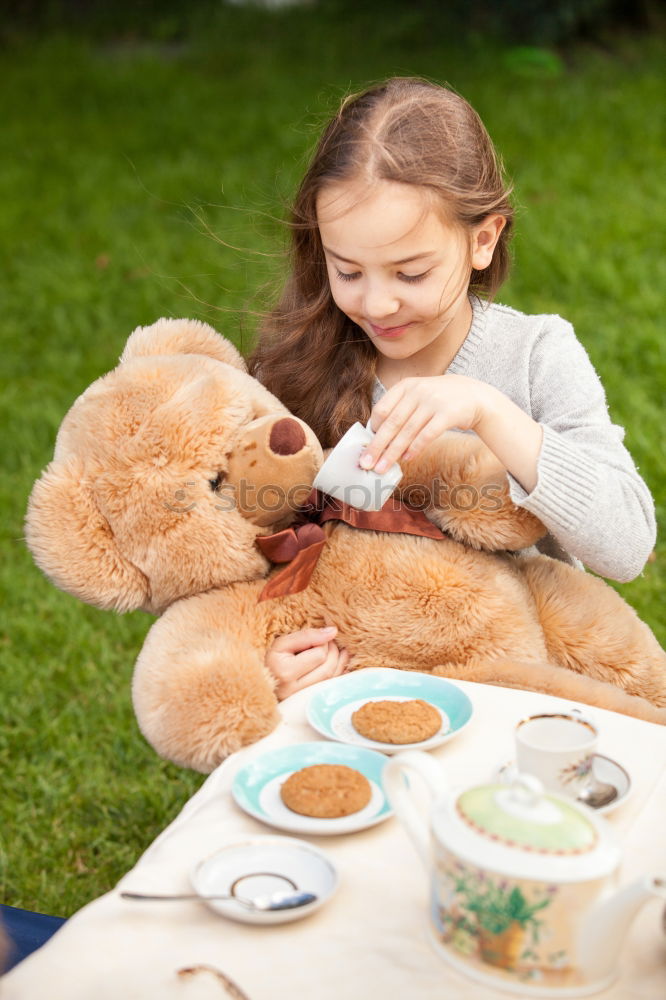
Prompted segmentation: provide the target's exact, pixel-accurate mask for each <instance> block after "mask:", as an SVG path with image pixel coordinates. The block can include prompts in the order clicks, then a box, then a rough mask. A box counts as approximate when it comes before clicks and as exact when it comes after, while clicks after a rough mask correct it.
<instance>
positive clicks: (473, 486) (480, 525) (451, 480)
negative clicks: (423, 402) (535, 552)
mask: <svg viewBox="0 0 666 1000" xmlns="http://www.w3.org/2000/svg"><path fill="white" fill-rule="evenodd" d="M401 466H402V470H403V479H402V481H401V483H400V485H399V486H398V488H397V490H396V494H397V495H398V496H399V497H400V498H401V499H403V500H405V501H407V502H411V503H414V504H415V505H416V506H421V507H423V509H424V510H425V512H426V514H427V516H428V517H429V518H430V520H431V521H433V522H434V523H435V524H437V525H438V527H440V528H442V530H443V531H447V532H448V533H449V534H450V535H451V536H452V537H453V538H455V539H456V540H457V541H459V542H463V543H464V544H466V545H470V546H472V548H475V549H485V550H487V551H504V550H509V551H515V550H517V549H523V548H527V547H528V546H529V545H533V544H534V543H535V542H536V541H538V540H539V539H540V538H542V537H543V536H544V535H545V534H546V529H545V528H544V526H543V524H542V523H541V521H539V520H538V518H536V517H535V516H534V515H533V514H531V513H530V512H529V511H527V510H525V509H524V508H522V507H518V506H516V504H514V503H513V501H512V500H511V496H510V492H509V482H508V478H507V474H506V470H505V469H504V467H503V466H502V464H501V463H500V462H499V461H498V459H497V458H496V457H495V456H494V455H493V453H492V452H491V451H490V449H489V448H488V447H487V446H486V445H485V444H484V443H483V442H482V441H481V440H480V439H479V438H478V437H476V435H474V434H462V433H460V432H457V431H450V432H448V433H447V434H444V435H442V437H440V438H439V439H438V440H437V441H436V442H434V443H433V444H432V445H430V447H429V448H427V449H426V450H425V451H424V452H422V453H421V455H419V456H418V457H417V458H415V459H412V460H409V461H406V462H405V461H403V462H401Z"/></svg>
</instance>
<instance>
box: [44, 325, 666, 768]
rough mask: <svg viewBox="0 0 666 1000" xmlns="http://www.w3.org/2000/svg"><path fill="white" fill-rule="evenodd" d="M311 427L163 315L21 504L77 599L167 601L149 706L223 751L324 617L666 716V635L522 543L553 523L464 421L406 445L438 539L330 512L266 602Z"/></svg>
mask: <svg viewBox="0 0 666 1000" xmlns="http://www.w3.org/2000/svg"><path fill="white" fill-rule="evenodd" d="M322 458H323V456H322V452H321V449H320V447H319V444H318V442H317V440H316V439H315V437H314V435H313V433H312V431H311V430H310V429H309V428H308V427H307V426H306V425H305V424H303V423H302V422H301V421H297V420H296V419H295V418H293V417H291V416H290V415H289V414H288V413H287V411H286V410H285V408H284V407H283V406H282V404H281V403H280V402H279V401H278V400H277V399H275V397H274V396H272V395H271V394H270V393H268V392H267V391H266V390H265V389H264V388H263V387H262V386H261V385H260V384H259V383H258V382H257V381H256V380H255V379H252V378H250V376H249V375H248V374H247V371H246V369H245V365H244V362H243V360H242V358H241V357H240V355H239V354H238V352H237V351H236V349H235V348H234V347H233V346H232V345H231V344H230V343H228V342H227V341H226V340H224V338H222V337H220V336H219V334H217V333H215V331H214V330H212V329H211V328H210V327H207V326H206V325H205V324H202V323H197V322H192V321H187V320H160V321H159V322H158V323H156V324H154V325H153V326H152V327H146V328H139V329H138V330H136V331H135V332H134V333H133V334H132V336H131V337H130V338H129V341H128V343H127V346H126V348H125V351H124V353H123V355H122V358H121V361H120V364H119V365H118V367H117V368H116V369H115V370H114V371H112V372H110V373H109V374H108V375H106V376H104V377H103V378H101V379H99V380H98V381H97V382H95V383H94V384H93V385H92V386H91V387H90V388H89V389H88V390H87V391H86V392H85V393H83V395H82V396H81V397H80V398H79V399H78V400H77V401H76V402H75V404H74V406H73V407H72V409H71V410H70V412H69V413H68V414H67V416H66V418H65V420H64V422H63V425H62V427H61V429H60V432H59V434H58V439H57V442H56V450H55V456H54V459H53V461H52V462H51V464H50V465H49V466H48V467H47V469H46V470H45V471H44V473H43V475H42V477H41V478H40V479H39V480H38V481H37V483H36V484H35V486H34V489H33V492H32V495H31V498H30V504H29V509H28V516H27V521H26V533H27V540H28V544H29V546H30V549H31V551H32V552H33V555H34V558H35V560H36V562H37V563H38V565H39V566H40V567H41V568H42V570H43V571H44V572H45V573H46V574H47V575H48V576H49V577H50V578H51V579H52V580H53V582H54V583H55V584H56V585H57V586H59V587H61V588H63V589H64V590H67V591H69V592H70V593H72V594H74V595H76V596H77V597H79V598H81V599H82V600H84V601H88V602H89V603H91V604H95V605H97V606H99V607H103V608H113V609H115V610H117V611H126V610H129V609H132V608H143V609H144V610H146V611H149V612H153V613H160V614H161V617H160V618H159V619H158V620H157V621H156V622H155V624H154V625H153V626H152V628H151V629H150V631H149V633H148V635H147V637H146V641H145V644H144V647H143V649H142V651H141V653H140V655H139V658H138V660H137V664H136V669H135V674H134V682H133V698H134V705H135V710H136V714H137V718H138V721H139V725H140V727H141V729H142V731H143V733H144V735H145V736H146V738H147V739H148V740H149V741H150V743H151V744H152V745H153V746H154V747H155V749H156V750H157V751H158V753H160V754H162V755H163V756H164V757H167V758H169V759H170V760H173V761H175V762H177V763H179V764H182V765H184V766H187V767H192V768H195V769H197V770H200V771H204V772H205V771H210V770H211V769H212V768H214V767H215V766H216V765H217V764H218V763H219V762H220V761H221V760H223V759H224V758H225V757H226V756H227V755H228V754H229V753H231V752H233V751H235V750H237V749H239V748H240V747H241V746H244V745H246V744H249V743H252V742H254V741H255V740H257V739H259V738H261V737H262V736H264V735H266V734H267V733H269V732H270V731H271V730H272V729H273V728H274V727H275V726H276V725H277V723H278V721H279V714H278V711H277V701H276V698H275V694H274V682H273V679H272V677H271V676H270V674H269V673H268V672H267V671H266V669H265V667H264V655H265V651H266V648H267V646H268V645H269V644H270V643H271V642H272V640H273V639H274V638H275V637H276V636H278V635H281V634H284V633H287V632H292V631H295V630H296V629H300V628H303V627H306V626H319V625H324V624H326V623H328V622H331V621H332V622H335V623H336V625H338V628H339V633H338V641H339V642H340V644H342V645H344V646H346V647H347V648H348V649H349V651H350V653H351V668H352V669H359V668H362V667H366V666H391V667H398V668H400V669H405V670H423V671H430V672H432V673H435V674H440V675H442V676H445V677H453V678H464V679H467V680H476V681H482V682H485V683H490V684H500V685H503V686H508V687H516V688H527V689H533V690H536V691H542V692H545V693H548V694H556V695H559V696H561V697H564V698H567V699H571V700H574V701H581V702H584V703H589V704H593V705H598V706H601V707H603V708H608V709H611V710H614V711H618V712H624V713H627V714H629V715H634V716H636V717H638V718H642V719H646V720H649V721H652V722H660V723H666V655H665V654H664V652H663V651H662V650H661V648H660V647H659V645H658V644H657V642H656V640H655V638H654V636H653V635H652V633H651V631H650V629H649V628H648V627H647V626H646V625H645V624H644V623H643V622H641V621H640V619H639V618H638V617H637V615H636V614H635V612H634V611H633V610H632V609H631V608H630V607H629V606H628V605H627V604H626V603H625V602H624V601H623V600H622V598H621V597H619V595H618V594H617V593H616V592H615V591H614V590H613V589H612V588H611V587H609V586H608V585H607V584H605V583H604V582H603V581H601V580H599V579H597V578H595V577H593V576H590V575H588V574H586V573H583V572H581V571H579V570H575V569H573V568H571V567H569V566H566V565H564V564H562V563H560V562H557V561H556V560H553V559H549V558H548V557H547V556H535V557H531V556H525V555H515V554H512V553H513V552H516V551H517V550H519V549H522V548H525V547H526V546H529V545H531V544H532V543H533V542H534V541H536V540H537V539H538V538H539V537H541V535H542V534H543V533H544V529H543V526H542V525H541V524H540V523H539V522H538V521H537V520H536V519H535V518H534V517H533V516H532V515H531V514H529V513H528V512H527V511H525V510H523V509H521V508H517V507H515V506H514V505H513V504H512V503H511V501H510V498H509V493H508V486H507V482H506V475H505V472H504V470H503V469H502V468H501V466H499V464H498V463H497V461H496V459H495V458H494V456H493V455H492V454H491V453H490V452H489V451H488V450H487V449H486V448H485V447H484V446H483V445H482V443H481V442H480V441H479V440H478V439H476V438H474V437H473V436H471V435H461V434H456V433H453V434H450V435H448V436H447V438H446V439H445V440H444V441H443V442H440V443H439V444H438V445H437V447H432V448H431V449H430V450H429V452H428V453H427V454H426V455H425V456H422V457H419V459H417V460H416V461H413V462H411V463H408V464H407V465H406V466H405V468H404V472H405V477H404V479H403V481H402V482H401V484H400V487H399V489H398V491H397V493H398V494H399V495H402V496H403V497H405V498H406V499H408V500H410V501H411V502H412V503H422V504H423V506H424V509H425V510H426V513H427V514H428V516H429V517H430V518H431V520H433V521H434V522H436V523H437V524H438V525H439V526H440V527H442V528H443V529H444V530H445V531H446V532H447V534H446V535H445V536H444V537H442V539H441V540H433V539H429V538H417V537H413V536H408V535H388V534H385V533H378V532H371V531H361V530H358V529H354V528H350V527H347V526H346V525H343V524H336V525H332V524H330V523H329V524H328V525H327V526H326V533H327V535H328V541H327V544H326V546H325V548H324V550H323V554H322V556H321V558H320V560H319V563H318V564H317V567H316V569H315V572H314V575H313V577H312V579H311V581H310V584H309V585H308V587H307V589H306V590H304V591H302V592H301V593H298V594H293V595H291V596H289V597H283V598H279V599H273V600H269V601H264V602H261V603H260V602H258V596H259V594H260V592H261V589H262V587H263V585H264V583H265V578H266V577H267V576H268V574H269V572H270V571H271V567H270V565H269V563H268V562H267V560H266V559H265V558H264V556H263V555H261V553H260V551H259V549H258V547H257V546H256V545H255V539H256V538H257V536H259V535H263V534H268V533H272V532H273V531H277V530H280V529H281V528H283V527H286V526H288V525H289V523H290V522H291V520H292V518H293V511H294V509H295V507H296V506H297V505H298V504H299V503H302V502H303V500H304V499H305V497H306V496H307V494H308V492H309V489H310V484H311V483H312V480H313V478H314V476H315V474H316V472H317V470H318V468H319V466H320V464H321V462H322Z"/></svg>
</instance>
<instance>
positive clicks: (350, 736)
mask: <svg viewBox="0 0 666 1000" xmlns="http://www.w3.org/2000/svg"><path fill="white" fill-rule="evenodd" d="M413 698H421V699H422V700H423V701H427V702H428V703H429V704H430V705H432V706H433V707H434V708H436V709H437V711H438V712H439V714H440V716H441V718H442V724H441V726H440V729H439V731H438V732H436V733H435V734H434V736H431V737H430V738H429V739H427V740H421V741H420V742H419V743H399V744H398V743H381V742H380V741H379V740H369V739H366V738H365V736H361V734H360V733H359V732H357V731H356V729H354V726H353V725H352V721H351V717H352V713H353V712H355V711H356V709H357V708H360V707H361V705H365V704H366V702H368V701H410V700H411V699H413ZM472 712H473V708H472V702H471V701H470V700H469V698H468V697H467V695H466V694H465V692H464V691H463V690H462V689H461V688H459V687H458V686H457V685H456V684H454V683H453V682H452V681H447V680H446V679H445V678H444V677H433V675H432V674H424V673H421V672H420V671H417V670H396V669H392V668H390V667H368V668H366V669H364V670H357V671H355V672H354V673H351V674H343V676H342V677H336V678H334V679H333V680H330V681H324V682H323V683H322V684H319V685H318V686H317V687H316V689H315V691H314V694H313V695H312V698H311V699H310V703H309V705H308V708H307V717H308V722H309V723H310V725H311V726H312V727H313V728H314V729H316V730H317V732H318V733H321V734H322V736H326V737H328V739H329V740H337V741H338V742H340V743H345V744H350V745H353V746H359V747H365V748H366V749H368V750H380V751H381V752H382V753H389V754H390V753H398V752H400V751H402V750H412V749H417V750H429V749H431V748H432V747H437V746H439V745H440V744H441V743H445V742H446V741H447V740H450V739H451V738H452V737H453V736H456V735H457V733H459V732H460V731H461V730H462V729H464V728H465V726H466V725H467V723H468V722H469V721H470V719H471V718H472Z"/></svg>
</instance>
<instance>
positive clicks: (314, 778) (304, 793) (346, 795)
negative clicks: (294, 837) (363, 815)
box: [280, 764, 372, 819]
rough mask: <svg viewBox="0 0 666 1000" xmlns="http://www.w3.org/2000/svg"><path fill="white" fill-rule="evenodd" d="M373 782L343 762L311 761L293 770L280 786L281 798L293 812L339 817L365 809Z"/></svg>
mask: <svg viewBox="0 0 666 1000" xmlns="http://www.w3.org/2000/svg"><path fill="white" fill-rule="evenodd" d="M371 794H372V789H371V788H370V782H369V781H368V779H367V778H366V777H365V775H363V774H361V772H360V771H357V770H356V769H355V768H353V767H346V766H345V765H344V764H312V765H310V767H302V768H301V769H300V771H294V773H293V774H291V775H289V777H288V778H287V780H286V781H285V782H283V784H282V786H281V788H280V796H281V798H282V801H283V802H284V804H285V805H286V806H287V808H288V809H291V810H292V811H293V812H297V813H300V814H301V816H314V817H316V818H317V819H337V818H339V817H340V816H349V815H350V814H351V813H355V812H358V811H359V810H360V809H363V808H365V806H367V804H368V802H369V801H370V796H371Z"/></svg>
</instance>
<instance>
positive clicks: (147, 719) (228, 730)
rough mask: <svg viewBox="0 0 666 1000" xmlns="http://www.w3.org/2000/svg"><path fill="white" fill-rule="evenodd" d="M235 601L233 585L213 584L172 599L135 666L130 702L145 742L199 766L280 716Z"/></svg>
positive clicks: (261, 732)
mask: <svg viewBox="0 0 666 1000" xmlns="http://www.w3.org/2000/svg"><path fill="white" fill-rule="evenodd" d="M238 589H239V588H233V590H234V591H236V590H238ZM230 590H231V589H230ZM255 601H256V597H255ZM236 604H237V602H235V601H234V600H233V595H232V593H231V592H227V591H225V592H224V593H222V592H216V591H212V592H209V593H207V594H201V595H198V596H196V597H192V598H189V599H187V600H183V601H179V602H178V603H176V604H174V605H172V606H171V608H169V609H168V610H167V611H166V612H165V613H164V614H163V615H162V617H161V618H159V619H158V620H157V621H156V622H155V624H154V625H153V626H152V628H151V629H150V631H149V633H148V635H147V637H146V641H145V643H144V647H143V649H142V651H141V653H140V655H139V658H138V660H137V663H136V668H135V672H134V680H133V684H132V697H133V701H134V708H135V711H136V716H137V720H138V723H139V726H140V728H141V731H142V732H143V734H144V736H145V737H146V739H147V740H148V742H149V743H151V744H152V746H153V747H154V748H155V750H156V751H157V752H158V753H159V754H160V755H161V756H163V757H166V758H167V759H168V760H172V761H174V763H176V764H180V765H181V766H184V767H191V768H193V769H194V770H196V771H203V772H204V773H207V772H209V771H212V770H213V769H214V768H215V767H216V766H217V765H218V764H219V763H220V762H221V761H222V760H224V758H225V757H227V756H228V755H229V754H230V753H233V752H234V751H236V750H239V749H240V748H241V747H243V746H245V745H247V744H250V743H254V742H255V741H256V740H259V739H261V738H262V737H263V736H267V735H268V733H270V732H271V731H272V730H273V729H274V728H275V726H276V725H277V723H278V722H279V720H280V716H279V713H278V711H277V699H276V697H275V694H274V692H273V681H272V679H271V677H270V675H269V674H268V672H267V671H266V669H265V667H264V662H263V660H264V657H263V653H262V652H261V650H260V649H259V648H258V647H257V644H256V641H255V642H253V635H252V632H251V624H250V623H251V619H249V618H248V617H247V616H244V615H243V613H242V610H243V609H242V608H241V607H237V606H236ZM244 622H247V624H246V625H245V624H244Z"/></svg>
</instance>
